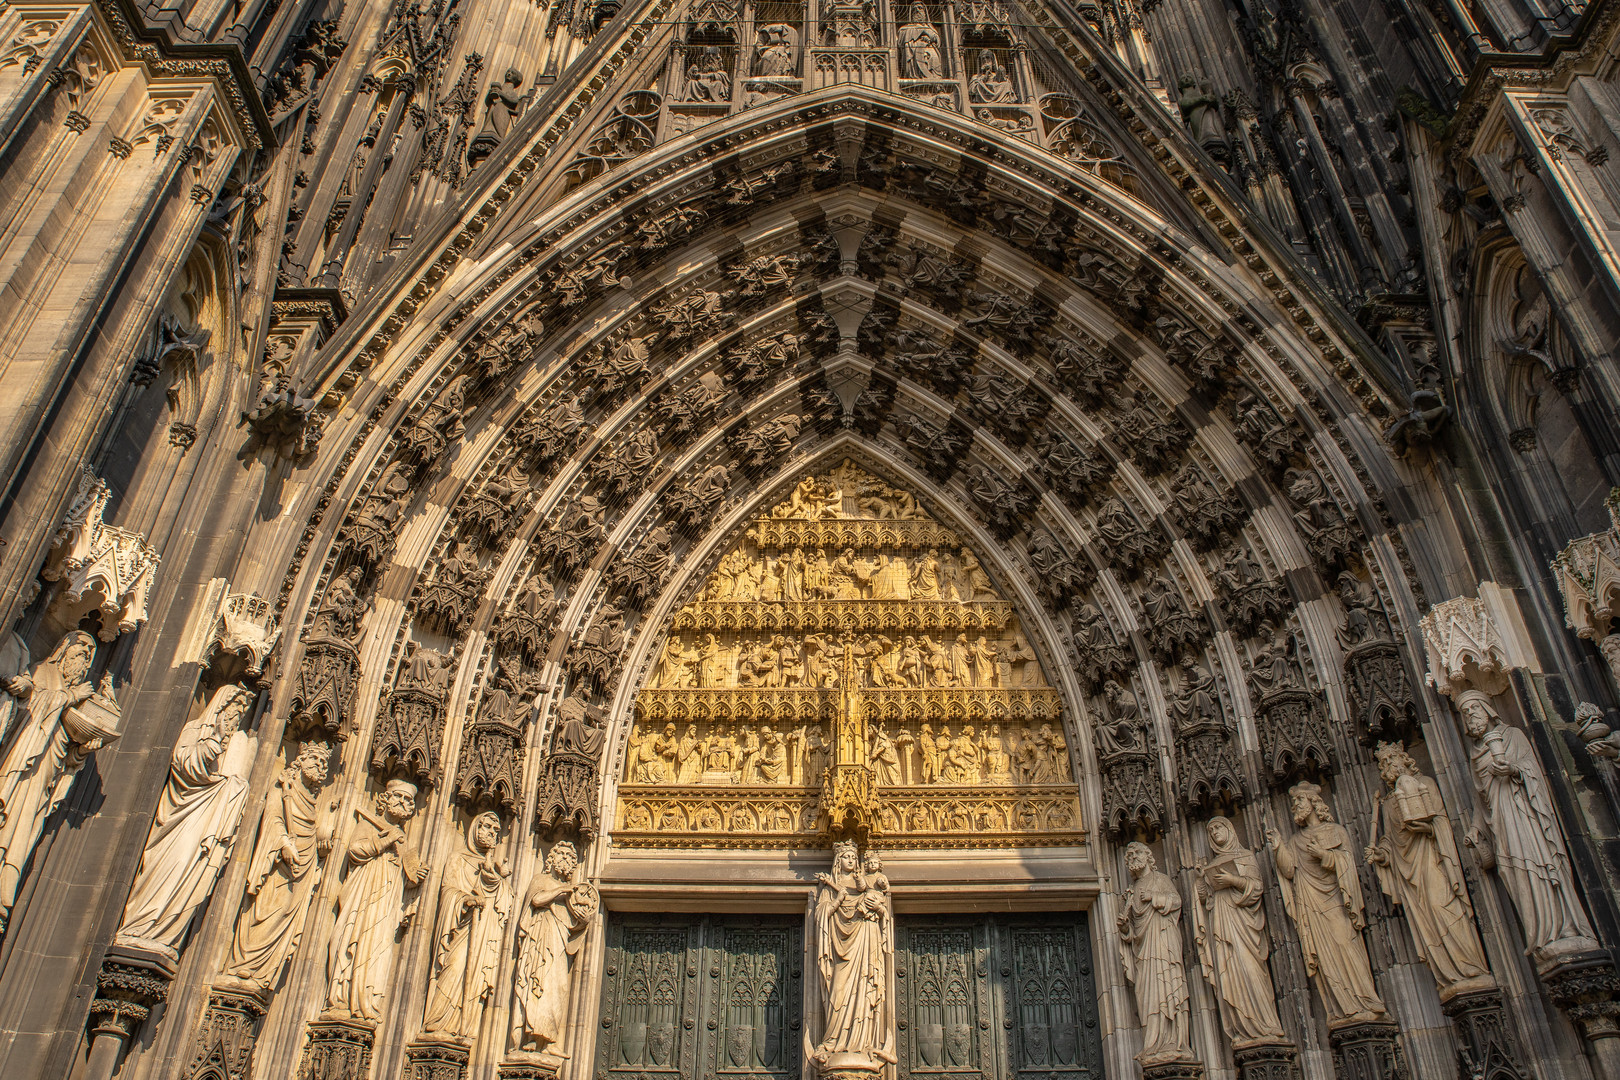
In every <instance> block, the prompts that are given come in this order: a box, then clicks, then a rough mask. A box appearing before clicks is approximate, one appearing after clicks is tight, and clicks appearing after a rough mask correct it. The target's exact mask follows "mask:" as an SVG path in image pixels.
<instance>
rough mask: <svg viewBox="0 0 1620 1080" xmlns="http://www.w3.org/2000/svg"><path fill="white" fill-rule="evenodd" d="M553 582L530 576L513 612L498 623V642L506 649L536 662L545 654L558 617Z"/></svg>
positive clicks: (537, 576)
mask: <svg viewBox="0 0 1620 1080" xmlns="http://www.w3.org/2000/svg"><path fill="white" fill-rule="evenodd" d="M552 593H553V589H552V585H551V581H550V579H549V578H547V577H546V575H545V574H543V573H540V572H538V571H536V572H535V573H533V574H530V575H529V578H528V580H527V581H525V582H524V583H523V587H522V588H521V589H519V590H518V594H517V596H516V597H514V598H513V600H512V607H511V610H509V611H507V612H506V614H504V615H502V616H501V619H500V621H499V622H498V623H497V624H496V628H495V640H496V642H497V643H498V644H499V645H500V647H501V648H502V649H515V650H517V651H518V652H520V653H522V654H523V658H524V659H525V660H528V661H529V662H530V663H533V662H534V661H535V660H537V659H539V658H540V656H541V655H542V654H543V653H544V651H545V645H546V635H547V634H548V633H549V632H550V630H551V622H552V620H553V619H555V618H556V617H557V601H556V598H555V597H554V596H553V595H552Z"/></svg>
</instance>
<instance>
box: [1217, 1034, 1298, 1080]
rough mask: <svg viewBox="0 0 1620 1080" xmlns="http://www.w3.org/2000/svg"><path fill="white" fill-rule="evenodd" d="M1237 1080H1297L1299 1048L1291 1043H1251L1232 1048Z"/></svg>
mask: <svg viewBox="0 0 1620 1080" xmlns="http://www.w3.org/2000/svg"><path fill="white" fill-rule="evenodd" d="M1232 1058H1233V1060H1234V1061H1236V1063H1237V1068H1238V1077H1239V1080H1299V1048H1298V1047H1297V1046H1295V1045H1294V1044H1293V1043H1291V1042H1282V1041H1278V1042H1253V1043H1245V1044H1244V1045H1242V1046H1234V1047H1232Z"/></svg>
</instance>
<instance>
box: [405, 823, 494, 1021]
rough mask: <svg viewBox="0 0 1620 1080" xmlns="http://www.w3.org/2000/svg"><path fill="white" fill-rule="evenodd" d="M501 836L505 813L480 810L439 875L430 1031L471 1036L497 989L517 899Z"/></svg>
mask: <svg viewBox="0 0 1620 1080" xmlns="http://www.w3.org/2000/svg"><path fill="white" fill-rule="evenodd" d="M500 841H501V819H500V815H498V814H495V813H483V814H479V815H478V816H477V817H475V818H473V820H472V824H471V825H469V826H468V827H467V844H466V846H465V847H464V848H463V849H462V850H461V851H459V852H457V853H456V854H454V855H452V856H451V857H450V861H449V862H448V863H447V864H446V866H445V868H444V874H443V876H442V877H441V878H440V881H439V917H438V922H437V924H436V925H435V926H434V933H433V942H434V952H433V981H432V982H431V983H430V984H429V986H428V1002H427V1016H426V1018H425V1019H424V1021H423V1023H422V1030H423V1031H424V1032H426V1033H428V1034H431V1035H438V1036H440V1037H443V1038H449V1039H457V1040H470V1039H472V1038H473V1037H474V1036H476V1035H477V1034H478V1025H479V1023H480V1021H481V1020H482V1019H483V1015H484V1006H485V1005H486V1004H487V1003H488V1002H489V995H490V993H491V992H492V991H493V990H494V989H495V971H496V968H498V967H499V966H500V962H501V946H502V943H503V942H504V940H505V937H506V924H507V921H508V920H509V919H510V918H511V917H512V902H513V896H512V887H511V885H509V884H508V883H507V880H506V879H507V878H508V877H509V876H510V875H511V870H510V869H508V868H507V866H506V863H505V861H504V860H503V859H501V858H500V856H499V855H497V854H496V850H495V849H496V848H497V847H498V846H499V845H500Z"/></svg>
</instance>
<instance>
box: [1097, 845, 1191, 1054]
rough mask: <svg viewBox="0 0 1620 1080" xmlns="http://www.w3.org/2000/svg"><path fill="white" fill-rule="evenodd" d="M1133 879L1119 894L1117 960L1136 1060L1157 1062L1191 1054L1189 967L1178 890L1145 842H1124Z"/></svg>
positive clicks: (1127, 863) (1126, 864) (1126, 858)
mask: <svg viewBox="0 0 1620 1080" xmlns="http://www.w3.org/2000/svg"><path fill="white" fill-rule="evenodd" d="M1125 868H1126V869H1127V870H1129V871H1130V874H1131V879H1132V884H1131V887H1130V888H1129V889H1127V890H1125V895H1124V897H1122V898H1121V900H1120V911H1119V918H1118V920H1116V922H1117V925H1118V927H1119V960H1120V963H1121V964H1122V965H1123V966H1124V968H1125V979H1126V981H1127V982H1129V983H1130V984H1131V990H1132V992H1133V993H1134V994H1135V996H1136V1018H1137V1020H1138V1021H1139V1022H1140V1023H1141V1025H1142V1052H1141V1053H1140V1054H1138V1055H1136V1060H1137V1061H1139V1062H1141V1063H1142V1064H1143V1065H1160V1064H1163V1063H1165V1062H1170V1061H1182V1060H1187V1059H1190V1058H1191V1057H1192V1047H1191V1045H1190V1044H1189V1043H1188V1041H1187V1026H1188V1008H1187V973H1186V970H1185V969H1184V967H1183V966H1182V960H1181V894H1180V893H1179V892H1177V891H1176V883H1175V882H1174V881H1171V880H1170V876H1169V875H1168V874H1166V873H1164V872H1163V871H1161V870H1160V869H1159V868H1158V865H1157V864H1156V862H1155V861H1154V858H1153V852H1152V851H1150V850H1149V849H1148V846H1147V845H1146V844H1142V843H1132V844H1130V845H1128V846H1127V847H1126V848H1125Z"/></svg>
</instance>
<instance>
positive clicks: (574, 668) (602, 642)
mask: <svg viewBox="0 0 1620 1080" xmlns="http://www.w3.org/2000/svg"><path fill="white" fill-rule="evenodd" d="M623 648H624V608H623V607H622V606H621V605H620V604H619V602H618V601H617V600H611V601H609V602H608V603H607V604H606V605H605V606H604V607H603V608H602V610H601V611H599V612H597V615H596V618H594V619H592V620H591V624H590V626H588V627H586V629H585V634H584V636H583V637H582V638H580V642H579V644H578V645H576V646H575V647H574V648H573V649H572V650H570V651H569V653H568V656H567V657H566V658H565V660H564V666H566V667H567V669H568V672H569V674H571V675H573V676H574V677H575V678H576V679H584V680H587V681H588V682H590V683H591V684H592V685H594V686H596V687H597V688H598V689H605V688H607V687H608V686H611V685H612V683H613V679H614V677H615V676H616V675H617V674H618V669H619V652H620V650H622V649H623Z"/></svg>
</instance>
